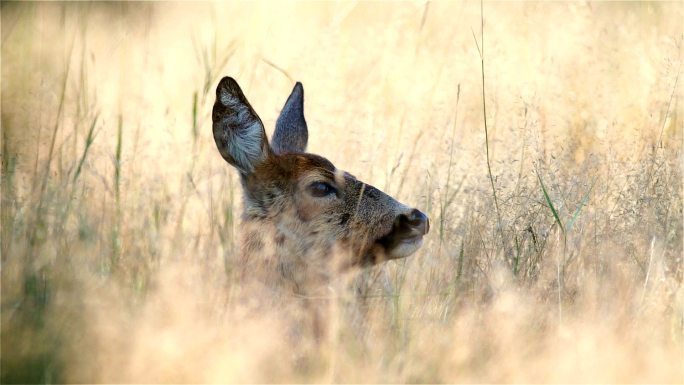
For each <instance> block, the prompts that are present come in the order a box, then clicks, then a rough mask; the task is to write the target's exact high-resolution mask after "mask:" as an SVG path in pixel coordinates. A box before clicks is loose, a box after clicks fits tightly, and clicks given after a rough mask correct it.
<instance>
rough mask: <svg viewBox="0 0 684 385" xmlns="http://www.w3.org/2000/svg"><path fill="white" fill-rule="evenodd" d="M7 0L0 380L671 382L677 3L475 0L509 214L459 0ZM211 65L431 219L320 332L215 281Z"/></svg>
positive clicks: (680, 311)
mask: <svg viewBox="0 0 684 385" xmlns="http://www.w3.org/2000/svg"><path fill="white" fill-rule="evenodd" d="M0 9H1V11H2V319H1V321H2V362H1V364H2V365H1V366H2V367H1V370H2V374H1V377H2V382H3V383H6V382H330V381H333V382H677V383H681V382H683V381H684V369H682V368H683V367H684V358H683V357H684V356H683V351H682V346H683V344H682V342H683V341H682V338H683V336H684V334H683V328H684V289H683V287H682V273H683V269H682V241H683V238H682V172H681V164H682V139H683V136H682V124H683V123H682V122H683V120H682V118H683V116H684V109H683V104H682V103H683V100H684V99H683V98H682V96H683V95H682V80H681V79H679V77H680V75H681V63H682V50H683V49H682V39H683V37H684V31H683V27H682V23H681V20H682V19H683V17H684V4H683V3H665V2H655V3H631V2H629V3H563V2H524V3H518V2H511V3H507V2H501V3H499V2H496V3H485V4H484V69H485V82H486V95H487V96H486V108H487V123H488V134H489V151H490V160H491V171H492V175H493V177H494V189H495V191H496V194H497V200H498V204H499V209H500V212H499V216H500V219H499V218H498V217H497V213H496V212H495V208H494V204H493V199H492V198H493V197H492V185H491V183H490V179H489V176H488V171H487V158H486V147H485V144H484V143H485V140H484V139H485V137H484V129H483V114H482V110H483V103H482V94H481V92H482V83H481V68H480V59H479V54H478V47H477V46H476V41H477V44H481V37H480V33H479V32H480V31H479V27H480V21H481V19H480V4H479V3H477V2H466V3H456V2H428V3H425V2H419V3H414V2H399V3H389V2H360V3H358V2H354V3H347V2H345V3H328V2H325V3H324V2H297V3H290V2H282V3H281V2H278V3H270V2H269V3H254V2H245V3H217V4H209V3H130V4H129V3H97V4H86V3H78V4H69V3H50V4H46V3H13V2H3V3H2V5H1V8H0ZM224 75H231V76H233V77H235V78H236V79H237V80H238V81H239V82H240V84H241V85H242V87H243V89H244V90H245V93H246V94H247V96H248V98H249V99H250V101H251V102H252V104H253V105H254V107H255V109H256V111H257V112H258V113H259V114H260V115H261V118H262V119H263V121H264V123H265V124H266V126H267V130H272V127H273V125H274V123H275V119H276V118H277V114H278V111H279V109H280V108H281V106H282V104H283V103H284V101H285V98H286V97H287V95H288V92H289V91H290V89H291V87H292V85H293V83H294V81H295V80H299V81H302V82H303V84H304V87H305V91H306V114H307V121H308V122H309V129H310V135H311V138H310V141H309V150H310V151H312V152H314V153H319V154H321V155H324V156H326V157H328V158H329V159H331V160H332V161H333V162H334V163H335V164H336V165H337V166H338V167H341V168H344V169H346V170H349V171H350V172H352V173H353V174H355V175H356V176H357V177H359V178H360V179H361V180H364V181H367V182H370V183H372V184H374V185H376V186H377V187H379V188H381V189H383V190H385V191H386V192H388V193H390V194H391V195H394V196H395V197H397V198H398V199H400V200H401V201H403V202H406V203H408V204H411V205H414V206H416V207H419V208H421V209H424V211H426V212H427V213H428V214H429V216H430V218H431V222H432V231H431V233H430V234H429V236H428V239H427V240H426V243H425V245H424V246H423V248H422V249H421V250H420V251H419V252H418V253H417V254H416V255H415V256H412V257H410V258H408V259H406V260H401V261H394V262H389V263H386V264H384V265H381V266H378V267H375V268H373V269H370V270H367V271H360V272H356V273H351V274H349V275H345V276H344V277H341V279H339V280H336V281H335V282H334V283H333V284H331V288H330V296H329V297H327V298H322V299H314V301H320V302H321V303H322V305H321V306H324V307H325V308H326V309H327V310H328V311H327V312H326V313H325V314H327V319H326V323H327V325H328V330H329V332H328V336H327V338H326V339H325V341H323V342H322V343H319V344H316V343H314V342H313V341H311V340H310V338H306V337H303V338H301V339H300V340H298V341H297V342H298V343H296V344H293V343H292V340H291V330H292V327H293V326H292V323H293V322H296V319H297V318H296V317H294V318H293V316H292V314H293V313H292V308H291V307H288V306H286V304H296V303H297V302H299V301H301V299H298V298H290V299H288V300H286V301H284V303H283V306H279V307H278V306H277V307H273V308H270V309H269V310H263V309H262V310H261V311H259V313H258V314H255V312H254V311H252V310H250V309H251V308H250V305H249V299H250V298H251V299H256V300H259V299H260V298H254V297H260V296H264V295H265V294H264V293H262V292H251V291H250V288H249V287H243V286H241V285H240V284H239V283H236V281H235V280H234V279H233V278H234V275H233V269H234V265H233V261H234V256H235V255H236V254H237V253H239V252H240V250H239V244H237V243H236V239H237V234H238V232H239V230H240V226H239V213H240V205H241V203H240V194H241V191H240V188H239V183H238V180H237V176H236V174H235V171H234V170H233V169H231V168H230V167H229V166H228V165H227V164H226V163H225V162H224V161H223V160H222V159H221V157H220V156H219V155H218V152H217V151H216V148H215V145H214V143H213V139H212V137H211V130H210V126H211V120H210V110H211V105H212V103H213V92H214V91H213V90H214V88H215V86H216V83H217V81H218V79H219V78H220V77H221V76H224ZM269 133H270V131H269ZM542 184H543V186H544V188H542ZM551 208H553V210H552V209H551ZM554 212H555V214H554ZM357 275H361V276H362V277H361V278H365V280H359V279H358V277H357ZM350 281H355V282H357V283H358V282H362V284H363V285H364V286H363V288H362V289H363V290H361V292H360V293H361V294H358V293H357V292H354V291H351V290H350V289H349V287H350V284H349V282H350Z"/></svg>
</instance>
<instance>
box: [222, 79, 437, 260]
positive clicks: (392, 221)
mask: <svg viewBox="0 0 684 385" xmlns="http://www.w3.org/2000/svg"><path fill="white" fill-rule="evenodd" d="M303 104H304V89H303V87H302V85H301V83H297V84H296V85H295V86H294V89H293V90H292V93H291V94H290V96H289V98H288V99H287V102H286V103H285V106H284V107H283V110H282V112H281V113H280V116H279V117H278V120H277V123H276V128H275V131H274V134H273V140H272V141H271V143H270V144H269V141H268V139H267V137H266V131H265V130H264V125H263V123H262V122H261V119H260V118H259V116H258V115H257V114H256V112H254V109H253V108H252V106H251V105H250V104H249V102H248V101H247V98H246V97H245V95H244V94H243V92H242V90H241V89H240V86H238V84H237V82H236V81H235V80H234V79H232V78H230V77H225V78H223V79H222V80H221V81H220V82H219V85H218V87H217V88H216V102H215V103H214V108H213V111H212V120H213V133H214V140H215V141H216V146H217V147H218V150H219V152H220V153H221V156H222V157H223V158H224V159H225V160H226V161H227V162H228V163H230V164H231V165H232V166H233V167H235V168H236V169H237V170H238V171H239V173H240V180H241V183H242V187H243V191H244V214H243V221H244V222H245V224H244V225H243V226H246V227H247V228H250V229H251V233H250V234H249V235H247V237H246V239H245V245H243V246H244V247H245V248H246V249H248V250H247V251H246V252H252V253H254V254H258V253H259V251H260V249H262V248H263V247H262V246H263V243H264V242H269V241H272V242H274V243H275V244H276V246H277V247H276V250H277V251H276V252H275V254H277V255H271V256H269V257H271V258H275V259H277V258H291V257H292V256H296V257H297V258H299V260H311V259H312V258H318V259H320V258H323V259H324V258H325V256H326V254H327V253H330V252H331V251H332V250H333V249H334V248H337V249H338V250H339V248H341V249H342V250H344V251H345V252H346V255H348V260H347V261H345V263H344V265H345V266H364V265H373V264H377V263H379V262H382V261H385V260H389V259H396V258H404V257H407V256H409V255H411V254H413V253H414V252H415V251H416V250H418V248H420V246H421V244H422V242H423V236H424V235H425V234H427V232H428V230H429V228H430V226H429V221H428V218H427V216H426V215H425V214H423V213H422V212H421V211H419V210H417V209H414V208H410V207H408V206H405V205H403V204H401V203H399V202H397V201H396V200H395V199H393V198H392V197H390V196H389V195H387V194H385V193H383V192H382V191H380V190H378V189H377V188H375V187H373V186H371V185H368V184H366V183H364V182H361V181H360V180H358V179H356V178H355V177H354V176H352V175H351V174H349V173H347V172H345V171H342V170H340V169H338V168H337V167H335V166H334V165H333V164H332V163H331V162H330V161H329V160H327V159H325V158H324V157H321V156H318V155H314V154H310V153H307V152H306V144H307V140H308V130H307V124H306V120H305V119H304V111H303V107H304V106H303ZM259 237H272V239H271V240H268V239H261V238H259ZM254 257H258V255H255V256H254Z"/></svg>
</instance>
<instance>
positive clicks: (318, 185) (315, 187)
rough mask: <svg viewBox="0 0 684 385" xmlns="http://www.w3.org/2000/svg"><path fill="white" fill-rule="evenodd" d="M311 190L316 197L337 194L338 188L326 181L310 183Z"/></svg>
mask: <svg viewBox="0 0 684 385" xmlns="http://www.w3.org/2000/svg"><path fill="white" fill-rule="evenodd" d="M309 192H310V193H311V195H313V196H314V197H316V198H324V197H327V196H330V195H333V194H335V195H337V189H336V188H335V187H333V186H331V185H330V184H329V183H326V182H314V183H311V184H310V185H309Z"/></svg>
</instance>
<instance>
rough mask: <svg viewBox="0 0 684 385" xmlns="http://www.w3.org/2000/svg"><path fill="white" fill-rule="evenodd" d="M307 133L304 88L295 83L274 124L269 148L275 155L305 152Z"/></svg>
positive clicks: (300, 84)
mask: <svg viewBox="0 0 684 385" xmlns="http://www.w3.org/2000/svg"><path fill="white" fill-rule="evenodd" d="M308 140H309V131H308V130H307V128H306V120H305V119H304V87H302V83H300V82H297V84H295V86H294V88H293V89H292V93H291V94H290V97H288V98H287V101H286V102H285V106H284V107H283V110H282V111H281V112H280V116H279V117H278V121H277V122H276V128H275V132H274V133H273V140H272V141H271V147H272V148H273V152H275V153H276V154H284V153H298V152H304V151H306V143H307V141H308Z"/></svg>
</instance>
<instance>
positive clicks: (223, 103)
mask: <svg viewBox="0 0 684 385" xmlns="http://www.w3.org/2000/svg"><path fill="white" fill-rule="evenodd" d="M211 119H212V121H213V123H214V125H213V131H214V141H215V142H216V146H217V147H218V150H219V152H220V153H221V156H222V157H223V159H225V160H226V161H227V162H228V163H230V164H231V165H233V166H234V167H235V168H237V169H238V170H239V171H240V172H241V173H242V174H245V175H247V174H250V173H252V172H253V171H254V168H255V167H256V166H257V165H259V164H260V163H261V162H263V161H264V160H265V159H266V158H267V157H268V156H269V152H270V151H271V150H270V147H269V145H268V140H267V139H266V131H265V130H264V125H263V123H261V119H259V116H258V115H257V114H256V112H254V109H252V106H250V105H249V102H248V101H247V98H246V97H245V95H244V94H243V93H242V90H241V89H240V86H239V85H238V84H237V82H236V81H235V79H233V78H231V77H224V78H223V79H221V81H220V82H219V85H218V87H216V102H214V109H213V110H212V113H211Z"/></svg>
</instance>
